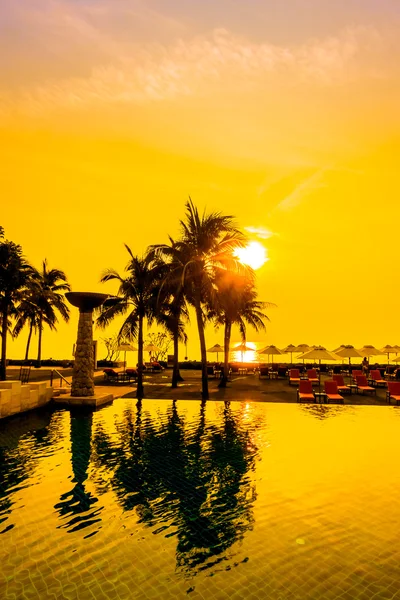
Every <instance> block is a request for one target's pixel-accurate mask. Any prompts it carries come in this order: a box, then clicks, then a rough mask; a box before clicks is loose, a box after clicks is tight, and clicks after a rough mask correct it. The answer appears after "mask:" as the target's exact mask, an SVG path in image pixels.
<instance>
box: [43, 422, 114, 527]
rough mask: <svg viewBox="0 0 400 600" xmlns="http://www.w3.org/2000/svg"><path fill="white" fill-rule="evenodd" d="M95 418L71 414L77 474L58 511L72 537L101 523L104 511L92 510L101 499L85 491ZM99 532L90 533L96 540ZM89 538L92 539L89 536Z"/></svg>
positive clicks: (72, 448) (72, 452)
mask: <svg viewBox="0 0 400 600" xmlns="http://www.w3.org/2000/svg"><path fill="white" fill-rule="evenodd" d="M92 423H93V414H92V413H89V414H82V413H76V414H74V413H73V412H71V429H70V432H71V463H72V471H73V474H74V477H73V480H72V481H73V482H75V485H74V487H73V488H72V489H71V490H70V491H69V492H66V493H65V494H62V495H61V497H60V502H58V503H57V504H56V505H55V506H54V508H55V509H56V510H57V512H58V513H59V514H60V516H61V518H62V520H63V524H62V525H60V527H62V528H66V529H67V530H68V532H69V533H72V532H74V531H78V530H80V529H85V528H86V527H89V525H93V524H94V523H98V522H99V521H101V519H100V518H98V517H99V514H100V512H101V510H102V507H100V508H97V509H94V510H92V507H93V505H94V504H97V502H98V498H96V497H94V496H93V495H92V494H91V492H87V491H86V490H85V486H84V482H85V481H86V479H87V477H88V467H89V462H90V454H91V438H92ZM95 533H97V531H94V532H92V533H90V534H89V535H90V536H92V535H94V534H95ZM86 537H89V536H86Z"/></svg>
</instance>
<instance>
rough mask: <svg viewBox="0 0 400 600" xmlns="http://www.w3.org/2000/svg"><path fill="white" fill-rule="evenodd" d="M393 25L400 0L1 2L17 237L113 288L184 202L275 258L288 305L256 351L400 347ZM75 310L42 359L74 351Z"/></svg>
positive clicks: (399, 75) (14, 352)
mask: <svg viewBox="0 0 400 600" xmlns="http://www.w3.org/2000/svg"><path fill="white" fill-rule="evenodd" d="M399 26H400V4H399V3H398V2H397V1H395V0H392V1H390V0H379V1H378V0H346V2H344V1H337V2H335V3H333V2H331V1H330V0H329V1H328V0H287V1H286V2H284V3H283V2H280V1H278V0H274V1H273V0H248V1H247V2H246V3H244V2H240V1H239V0H219V1H217V2H215V1H213V2H211V0H204V1H203V2H195V1H194V0H175V1H171V0H146V2H140V1H137V0H113V1H112V2H111V1H110V0H108V1H107V2H106V1H105V0H86V1H83V0H64V1H60V0H20V1H19V2H17V3H16V2H10V1H9V2H7V1H6V0H3V2H2V3H1V4H0V136H1V139H0V141H1V143H0V189H1V200H0V207H1V208H0V224H1V225H2V226H3V227H4V228H5V230H6V236H7V237H8V238H9V239H12V240H14V241H16V242H18V243H20V244H21V245H22V247H23V250H24V253H25V255H26V256H27V257H28V259H29V260H30V261H31V262H32V263H33V264H35V265H36V266H39V265H40V263H41V261H42V260H43V259H44V258H47V259H48V262H49V265H50V267H52V266H54V267H57V268H61V269H63V270H65V271H66V273H67V275H68V278H69V281H70V283H71V286H72V288H73V289H74V290H75V291H103V292H106V293H107V292H109V293H115V292H116V289H115V287H114V286H113V284H112V283H108V284H101V283H100V282H99V280H100V277H101V274H102V272H103V271H104V270H105V269H106V268H108V267H113V268H115V269H117V270H119V271H123V269H124V267H125V265H126V263H127V253H126V250H125V248H124V243H127V244H128V245H129V246H130V247H131V248H132V250H133V252H134V253H136V254H142V253H143V252H144V251H145V249H146V247H147V246H148V245H149V244H153V243H161V242H164V241H166V239H167V235H168V234H170V235H172V236H176V235H177V233H178V222H179V219H180V218H181V217H182V216H183V212H184V203H185V201H186V200H187V198H188V196H189V195H190V196H191V197H192V199H193V201H194V202H195V203H196V205H197V206H198V207H199V208H200V209H201V210H203V208H206V209H207V210H210V211H211V210H220V211H222V212H224V213H227V214H232V215H234V216H235V218H236V220H237V223H238V225H239V226H240V227H241V228H243V229H244V230H245V231H246V232H247V234H248V235H249V239H250V240H251V241H259V242H260V243H262V244H263V245H264V246H265V248H266V250H267V252H268V257H269V260H268V261H267V262H266V263H265V265H264V266H263V267H262V268H260V269H259V270H258V271H257V285H258V290H259V296H260V299H261V300H265V301H269V302H274V303H275V304H276V305H277V307H276V308H271V309H270V310H269V311H268V314H269V317H270V323H268V326H267V332H266V333H262V334H253V333H252V332H251V331H249V333H248V340H249V341H255V342H258V343H259V344H260V345H264V343H265V345H266V344H276V345H277V346H281V347H282V346H285V345H287V344H289V343H293V344H300V343H307V344H322V345H324V346H326V347H328V348H331V349H332V348H334V347H336V346H338V345H340V344H343V343H344V344H353V345H355V346H356V347H360V346H362V345H364V344H374V345H376V346H383V345H385V344H397V343H400V326H399V324H398V322H397V319H396V317H395V315H396V312H397V307H398V294H399V283H398V273H397V261H398V253H399V247H398V227H399V225H398V223H399V222H400V203H399V201H398V198H399V192H400V183H399V173H400V170H399V166H400V165H399V156H400V135H399V134H400V111H399V110H398V106H399V105H400V104H399V101H400V66H399V65H400V38H399V36H398V30H399ZM76 312H77V311H75V309H72V312H71V317H72V318H71V322H70V324H69V325H67V326H66V325H63V324H61V325H60V326H59V328H58V332H57V333H51V332H48V331H46V332H45V334H44V338H43V358H47V357H50V356H51V357H53V358H56V357H57V358H58V357H60V358H61V357H63V358H70V357H71V351H72V344H73V343H74V341H75V337H76V324H77V314H76ZM114 330H115V327H114V328H110V329H109V330H106V331H105V332H99V331H96V332H95V337H96V338H97V339H99V338H101V337H106V336H108V335H111V334H112V333H113V331H114ZM27 334H28V332H27V331H26V332H23V333H22V334H21V336H20V337H19V338H18V339H17V340H16V341H15V342H13V343H12V344H10V352H9V355H10V357H14V358H16V357H20V356H22V355H23V353H24V347H25V343H26V337H27ZM188 334H189V343H188V355H189V358H193V359H195V358H199V355H200V353H199V348H198V346H199V344H198V339H197V334H196V328H195V324H194V320H193V325H192V326H190V327H189V329H188ZM222 340H223V334H222V331H219V332H215V331H214V330H213V329H212V328H210V327H209V328H208V329H207V345H208V346H212V345H213V344H214V343H217V342H218V343H222ZM233 341H234V342H236V341H237V342H239V333H238V332H237V331H235V332H234V334H233ZM35 344H36V341H34V345H35ZM35 351H36V349H35V347H33V350H32V356H33V357H34V356H35ZM101 353H102V352H100V354H101ZM183 353H184V349H183Z"/></svg>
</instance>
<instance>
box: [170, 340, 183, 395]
mask: <svg viewBox="0 0 400 600" xmlns="http://www.w3.org/2000/svg"><path fill="white" fill-rule="evenodd" d="M178 381H182V377H180V374H179V337H178V331H174V366H173V369H172V383H171V387H172V388H177V387H178Z"/></svg>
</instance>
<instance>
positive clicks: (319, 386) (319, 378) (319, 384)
mask: <svg viewBox="0 0 400 600" xmlns="http://www.w3.org/2000/svg"><path fill="white" fill-rule="evenodd" d="M318 388H319V393H321V359H319V371H318ZM319 401H320V402H321V396H320V397H319Z"/></svg>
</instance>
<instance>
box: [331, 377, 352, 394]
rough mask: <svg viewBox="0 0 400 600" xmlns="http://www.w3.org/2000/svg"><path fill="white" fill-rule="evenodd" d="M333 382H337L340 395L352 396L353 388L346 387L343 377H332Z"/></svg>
mask: <svg viewBox="0 0 400 600" xmlns="http://www.w3.org/2000/svg"><path fill="white" fill-rule="evenodd" d="M332 379H333V381H336V384H337V389H338V392H339V394H351V388H349V386H348V385H345V383H344V379H343V375H332Z"/></svg>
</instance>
